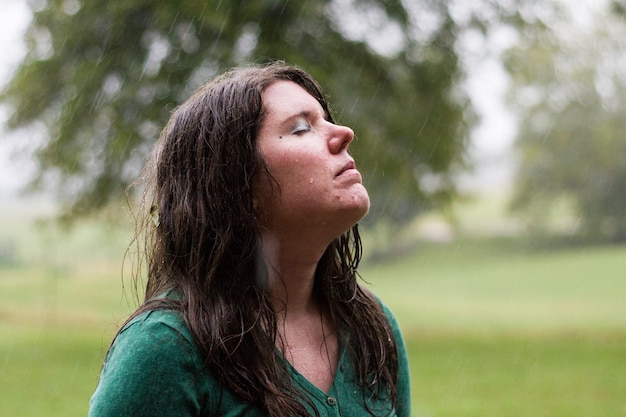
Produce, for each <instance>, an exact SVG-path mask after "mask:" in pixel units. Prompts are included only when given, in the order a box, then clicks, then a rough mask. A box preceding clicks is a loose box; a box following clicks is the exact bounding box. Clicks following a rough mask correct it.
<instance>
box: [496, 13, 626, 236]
mask: <svg viewBox="0 0 626 417" xmlns="http://www.w3.org/2000/svg"><path fill="white" fill-rule="evenodd" d="M618 3H619V2H614V3H613V5H612V10H613V11H614V13H613V14H612V15H606V14H602V15H601V16H598V20H597V21H596V22H594V23H595V25H594V26H593V27H590V28H588V29H587V30H586V31H585V30H580V31H578V32H576V33H574V32H572V31H571V30H567V28H566V27H565V24H566V23H565V22H561V23H559V24H556V26H555V27H554V29H555V30H554V32H553V33H551V34H548V33H544V34H540V33H539V32H536V34H537V35H538V36H535V37H528V38H527V39H526V41H525V43H524V44H523V45H521V46H520V47H519V48H518V49H517V50H516V51H515V52H514V53H512V54H511V55H510V56H509V59H508V65H509V68H510V69H511V71H510V72H511V73H512V74H514V75H515V77H514V79H515V84H516V87H517V88H516V89H515V91H516V94H515V95H514V96H512V98H513V101H514V103H515V105H516V106H517V108H518V110H519V114H520V119H521V123H520V126H521V128H520V133H519V136H518V139H517V142H516V146H517V150H518V152H519V167H518V172H517V183H516V190H515V196H514V198H513V201H512V207H513V209H514V210H516V211H518V212H519V213H521V214H523V215H524V216H525V217H526V218H527V220H528V221H529V224H530V225H531V228H533V229H534V230H536V231H546V230H550V227H549V226H550V223H551V221H553V220H554V216H553V214H554V210H555V207H559V206H560V207H562V204H563V203H565V204H566V205H567V210H570V211H572V213H573V215H574V218H575V219H576V222H577V224H576V229H575V230H574V231H572V232H571V233H576V234H577V235H578V236H579V237H581V238H584V239H589V240H596V241H597V240H621V241H623V240H626V133H625V132H626V117H625V115H626V25H624V21H623V14H622V15H621V16H620V13H619V11H620V7H618V6H619V4H618ZM621 10H623V9H621ZM616 17H617V18H616ZM620 19H621V21H620ZM554 33H562V34H567V36H565V37H562V38H558V37H555V36H554ZM561 214H562V213H561Z"/></svg>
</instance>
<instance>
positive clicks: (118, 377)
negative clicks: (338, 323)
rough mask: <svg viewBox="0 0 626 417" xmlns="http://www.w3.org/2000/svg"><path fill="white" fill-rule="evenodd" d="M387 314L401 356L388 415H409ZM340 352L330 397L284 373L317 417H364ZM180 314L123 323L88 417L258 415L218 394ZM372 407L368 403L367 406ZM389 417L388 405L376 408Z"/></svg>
mask: <svg viewBox="0 0 626 417" xmlns="http://www.w3.org/2000/svg"><path fill="white" fill-rule="evenodd" d="M384 309H385V313H386V314H387V317H388V319H389V322H390V324H391V326H392V328H393V331H394V334H395V337H396V342H397V345H398V350H399V352H398V353H399V355H398V357H399V361H400V363H399V380H398V408H397V410H395V413H391V414H389V415H390V416H398V417H409V416H410V387H409V367H408V361H407V355H406V350H405V346H404V342H403V339H402V336H401V333H400V330H399V328H398V324H397V322H396V320H395V318H394V317H393V315H392V314H391V312H390V311H389V309H388V308H386V307H384ZM348 356H349V355H348V353H347V351H346V349H345V347H342V352H341V357H340V361H339V366H338V370H337V373H336V375H335V379H334V383H333V386H332V388H331V391H330V392H329V393H328V394H326V393H324V392H323V391H321V390H320V389H318V388H317V387H316V386H314V385H313V384H312V383H310V382H309V381H308V380H307V379H306V378H304V377H303V376H302V375H301V374H300V373H298V371H297V370H296V369H295V368H293V367H291V366H290V367H289V372H290V374H291V376H292V377H293V383H294V384H295V386H296V387H297V388H299V389H300V390H301V391H302V392H303V393H306V394H308V396H309V399H310V400H312V402H313V404H314V405H315V407H316V408H317V410H318V412H319V413H320V415H321V416H342V417H351V416H354V417H356V416H359V417H362V416H368V415H369V414H368V413H367V411H366V409H365V406H364V403H363V394H362V391H361V389H360V387H359V386H357V384H356V382H355V373H354V369H353V367H352V364H351V361H350V360H349V357H348ZM202 365H203V358H202V356H201V354H200V351H199V349H198V348H197V346H196V344H195V343H194V341H193V338H192V336H191V332H190V331H189V329H188V328H187V327H186V325H185V324H184V323H183V320H182V318H181V316H180V314H179V313H175V312H173V311H151V312H147V313H144V314H141V315H139V316H138V317H136V318H135V319H133V320H132V321H131V322H129V323H128V324H127V325H126V326H124V328H123V329H122V331H121V332H120V334H119V335H118V337H117V339H116V340H115V343H114V344H113V346H112V347H111V349H110V350H109V352H108V354H107V357H106V359H105V363H104V367H103V369H102V373H101V374H100V380H99V382H98V386H97V387H96V390H95V392H94V394H93V396H92V398H91V401H90V409H89V417H122V416H133V417H143V416H145V417H157V416H158V417H170V416H172V417H173V416H176V417H191V416H216V415H217V416H228V417H230V416H233V417H234V416H262V413H261V412H260V410H259V409H258V408H257V407H256V406H254V405H252V404H250V403H248V402H246V401H243V400H242V399H240V398H238V397H237V396H235V394H234V393H233V392H232V391H230V390H229V389H227V388H224V387H221V386H220V385H219V383H218V382H217V381H216V379H215V378H214V376H213V375H212V374H211V372H210V371H208V370H207V369H206V368H204V367H203V366H202ZM372 405H373V404H370V406H372ZM374 407H376V408H377V409H383V410H384V411H383V412H381V415H387V412H388V410H389V408H390V404H388V403H383V404H375V405H374Z"/></svg>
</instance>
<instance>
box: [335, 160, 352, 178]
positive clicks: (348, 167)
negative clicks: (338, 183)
mask: <svg viewBox="0 0 626 417" xmlns="http://www.w3.org/2000/svg"><path fill="white" fill-rule="evenodd" d="M351 169H356V165H355V164H354V161H352V160H350V161H348V162H347V163H346V164H345V165H344V166H343V167H342V168H341V169H340V170H339V172H338V173H337V175H336V176H337V177H338V176H340V175H341V174H343V173H344V172H346V171H348V170H351Z"/></svg>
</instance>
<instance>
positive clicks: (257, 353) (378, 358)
mask: <svg viewBox="0 0 626 417" xmlns="http://www.w3.org/2000/svg"><path fill="white" fill-rule="evenodd" d="M279 80H288V81H293V82H295V83H297V84H298V85H300V86H301V87H302V88H304V89H305V90H306V91H307V92H308V93H309V94H311V95H312V96H313V97H314V98H315V99H316V100H317V101H318V102H319V103H320V104H321V106H322V108H323V109H324V111H325V112H326V115H327V117H328V119H329V120H330V121H332V115H331V112H330V110H329V105H328V103H327V101H326V99H325V97H324V94H323V93H322V90H321V88H320V87H319V85H318V84H317V82H316V81H315V80H314V79H313V78H312V77H311V76H310V75H309V74H307V73H306V72H304V71H302V70H300V69H298V68H296V67H293V66H288V65H285V64H283V63H280V62H275V63H272V64H268V65H264V66H252V67H246V68H239V69H234V70H230V71H228V72H226V73H224V74H223V75H221V76H219V77H217V78H215V79H214V80H212V81H210V82H208V83H207V84H205V85H203V86H202V87H201V88H200V89H199V90H197V91H196V92H195V93H194V94H193V95H192V96H191V97H190V98H189V99H188V100H186V101H185V102H184V103H183V104H182V105H181V106H179V107H178V108H177V109H176V110H175V111H174V112H173V114H172V116H171V118H170V120H169V122H168V123H167V125H166V127H165V128H164V129H163V131H162V134H161V136H160V138H159V142H158V144H157V146H156V152H155V154H154V158H153V160H152V161H151V163H149V164H148V167H147V170H146V174H145V178H147V181H146V183H147V190H146V193H145V202H144V208H143V209H141V210H140V215H139V219H138V224H139V225H140V226H139V227H140V229H141V231H143V233H144V239H140V240H141V242H142V245H145V246H142V250H141V253H140V257H141V259H142V262H140V263H139V264H138V265H140V267H139V269H141V265H143V266H144V269H147V282H146V288H145V300H144V301H143V303H142V304H141V306H140V307H139V308H138V309H137V310H136V311H135V312H134V313H133V314H132V315H131V317H130V318H129V320H131V319H132V318H133V317H135V316H137V315H139V314H141V313H142V312H145V311H149V310H154V309H172V310H176V311H180V312H181V314H182V316H183V318H184V321H185V323H186V325H187V326H188V327H189V329H190V330H191V333H192V335H193V337H194V339H195V342H196V343H197V345H198V346H199V349H200V350H201V351H202V353H203V355H204V357H205V359H206V363H205V365H206V366H207V367H208V368H209V369H210V371H211V372H212V373H213V374H214V375H215V377H216V378H217V380H218V381H219V382H220V383H221V384H222V385H223V386H225V387H227V388H229V389H230V390H232V391H233V392H234V393H235V394H236V395H238V396H240V397H241V398H242V399H244V400H247V401H250V402H252V403H254V404H256V405H258V406H259V407H260V408H261V409H262V410H263V411H264V412H265V413H266V414H267V415H269V416H286V415H289V416H296V415H308V414H309V412H308V411H307V408H306V407H305V406H304V405H303V402H304V403H308V404H309V405H311V403H310V401H308V400H307V399H306V395H304V394H303V393H301V392H298V391H297V390H296V389H295V388H294V387H293V384H292V383H291V378H290V376H289V374H288V370H287V366H286V364H285V362H284V360H281V359H280V358H279V357H278V356H277V355H276V342H277V340H278V339H277V338H278V337H279V335H278V332H277V316H276V312H275V311H274V310H273V308H272V304H271V302H270V301H271V299H270V295H269V293H268V291H267V286H266V285H265V284H266V280H267V266H266V265H265V263H264V261H263V259H262V256H261V255H260V252H261V248H260V226H259V223H258V220H257V218H256V215H255V208H254V206H253V194H254V193H253V191H254V184H255V179H257V178H258V177H259V175H263V174H269V172H268V170H267V168H266V166H265V163H264V161H263V159H262V157H261V155H260V153H259V151H258V150H257V146H256V137H257V132H258V130H259V127H260V125H261V123H262V120H263V117H264V108H263V102H262V99H261V96H262V93H263V91H264V89H265V88H267V87H268V86H269V85H271V84H272V83H274V82H276V81H279ZM360 260H361V239H360V237H359V231H358V226H357V225H355V226H353V227H352V228H351V229H350V230H348V231H346V232H345V233H343V234H342V235H341V236H339V237H338V238H336V239H335V240H333V241H332V242H331V243H330V244H329V246H328V247H327V248H326V250H325V252H324V254H323V255H322V257H321V259H320V261H319V263H318V266H317V269H316V272H315V284H314V293H315V294H314V295H315V297H316V299H317V301H318V302H319V303H320V305H321V306H322V308H323V311H324V313H325V314H326V315H327V316H328V318H329V320H330V321H331V323H332V324H333V325H334V326H335V328H337V329H339V336H340V342H341V343H343V344H345V345H346V346H347V348H348V353H349V354H350V357H351V359H352V361H353V364H354V369H355V371H356V376H357V382H358V383H359V384H360V385H361V387H362V394H363V398H364V401H365V402H366V404H368V403H369V402H370V400H372V399H376V398H385V399H391V401H392V403H393V405H394V406H395V405H396V402H397V395H396V379H397V370H398V358H397V351H396V345H395V340H394V337H393V334H392V332H391V329H390V327H389V324H388V322H387V320H386V317H385V315H384V313H383V311H382V309H381V307H380V305H379V303H378V301H377V300H376V299H375V298H374V297H373V296H372V295H371V294H370V293H369V292H367V291H366V290H364V289H363V288H361V286H359V285H358V284H357V272H356V268H357V266H358V264H359V262H360ZM137 274H139V272H138V273H137ZM136 278H137V277H136ZM167 293H171V294H176V296H174V297H162V295H163V294H167ZM346 335H348V336H349V337H346ZM310 408H311V409H313V410H315V408H314V407H310ZM389 411H391V410H389ZM315 412H316V414H317V411H315Z"/></svg>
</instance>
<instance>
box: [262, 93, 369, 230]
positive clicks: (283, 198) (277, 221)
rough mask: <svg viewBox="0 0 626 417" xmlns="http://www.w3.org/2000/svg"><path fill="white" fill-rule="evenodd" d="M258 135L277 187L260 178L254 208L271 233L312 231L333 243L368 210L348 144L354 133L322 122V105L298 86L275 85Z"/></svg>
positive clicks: (265, 99) (267, 96)
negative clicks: (326, 234)
mask: <svg viewBox="0 0 626 417" xmlns="http://www.w3.org/2000/svg"><path fill="white" fill-rule="evenodd" d="M262 99H263V106H264V109H265V117H264V119H263V122H262V124H261V127H260V129H259V133H258V136H257V147H258V149H259V152H260V154H261V157H262V158H263V160H264V161H265V164H266V165H267V168H268V170H269V172H270V174H271V175H272V177H273V179H274V180H276V182H277V183H278V187H274V188H272V181H271V180H270V179H269V178H267V177H266V176H264V177H263V178H261V180H260V183H259V187H258V188H257V192H256V193H255V204H256V205H257V210H258V211H259V213H260V220H261V224H262V226H264V227H266V228H267V229H269V230H270V231H286V232H297V231H305V230H315V231H316V232H317V233H331V234H334V236H332V237H331V238H334V237H336V236H338V235H340V234H341V233H343V232H345V231H346V230H348V229H349V228H350V227H352V226H353V225H354V224H356V223H357V222H358V221H359V220H360V219H361V218H362V217H363V216H364V215H365V214H366V213H367V211H368V209H369V204H370V201H369V196H368V194H367V190H366V189H365V187H363V184H362V179H361V174H360V173H359V171H357V169H356V166H355V163H354V159H353V158H352V157H351V156H350V155H349V154H348V145H349V144H350V142H352V139H353V138H354V132H353V131H352V129H350V128H348V127H345V126H339V125H335V124H333V123H331V122H329V121H328V120H327V119H326V114H325V112H324V110H323V108H322V106H321V105H320V103H319V102H318V101H317V100H316V99H315V98H314V97H313V96H311V95H310V94H309V93H308V92H307V91H306V90H304V89H303V88H302V87H301V86H299V85H298V84H296V83H294V82H291V81H277V82H275V83H273V84H271V85H270V86H268V87H267V88H266V89H265V90H264V92H263V95H262Z"/></svg>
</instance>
